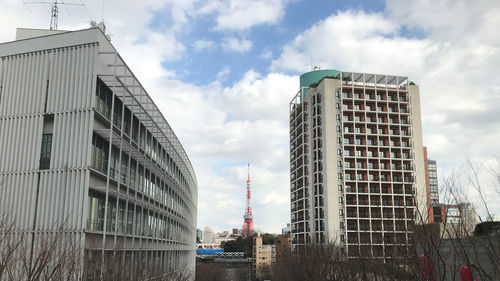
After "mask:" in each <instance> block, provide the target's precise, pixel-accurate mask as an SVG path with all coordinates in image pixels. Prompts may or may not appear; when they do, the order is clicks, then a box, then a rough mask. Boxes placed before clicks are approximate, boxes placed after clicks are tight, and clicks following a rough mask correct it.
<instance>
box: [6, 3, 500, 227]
mask: <svg viewBox="0 0 500 281" xmlns="http://www.w3.org/2000/svg"><path fill="white" fill-rule="evenodd" d="M86 3H87V2H86ZM101 3H102V2H100V1H94V2H92V1H88V3H87V6H88V9H89V11H90V13H91V15H94V17H96V18H99V17H100V15H101ZM286 3H288V1H276V0H270V1H264V0H257V1H236V0H234V1H230V0H220V1H204V0H190V1H184V0H164V1H153V0H149V1H146V2H144V1H124V2H123V1H117V0H113V1H106V2H105V11H104V14H105V18H106V23H107V25H108V30H109V31H110V32H111V33H112V34H113V36H112V39H113V44H114V45H115V46H116V47H117V49H118V51H119V52H120V53H121V54H122V55H123V57H124V58H125V60H126V62H127V64H128V65H129V66H130V67H131V68H132V70H133V71H134V73H135V74H136V75H138V76H139V79H140V80H141V83H142V84H143V85H145V87H146V89H147V90H148V92H149V93H150V94H151V95H152V96H153V98H154V100H155V102H156V104H157V105H158V106H159V108H160V109H161V110H162V112H163V113H164V115H165V116H166V118H167V120H168V121H169V123H170V124H171V125H172V127H173V128H174V130H175V132H176V134H177V135H178V136H179V138H180V140H181V142H182V143H183V145H184V147H185V149H186V151H187V152H188V155H189V156H190V158H191V160H192V162H193V164H194V166H195V171H196V173H197V178H198V183H199V198H200V201H199V210H198V218H199V225H198V227H200V228H202V227H204V226H206V225H208V226H211V227H213V228H214V229H222V228H224V229H230V228H233V227H241V225H240V224H241V223H237V224H236V225H235V222H242V221H243V219H242V215H243V209H244V198H245V187H246V185H245V179H246V161H247V160H250V161H251V163H252V183H253V207H254V214H255V224H256V227H257V228H261V229H263V230H265V231H274V232H279V231H280V229H281V227H283V226H284V225H285V223H286V222H288V221H289V219H290V216H289V203H288V202H289V201H288V200H289V171H288V167H289V151H288V149H289V148H288V104H289V101H290V98H291V97H292V96H293V94H294V93H296V91H297V89H298V77H297V76H291V75H286V74H283V73H279V72H282V71H290V72H294V73H296V72H299V73H300V72H304V71H308V70H309V66H310V57H311V53H312V54H313V59H314V64H315V65H318V66H320V67H321V68H323V69H325V68H334V69H335V68H336V69H341V70H352V71H360V72H376V73H398V74H408V75H409V77H410V78H411V79H412V80H414V81H415V82H417V84H419V85H420V89H421V103H422V112H423V113H422V114H423V128H424V141H425V143H426V144H427V145H428V147H429V153H430V157H431V158H434V159H436V160H437V161H438V166H440V167H452V166H453V165H455V163H458V162H461V161H462V160H463V157H464V155H465V153H466V152H468V153H469V154H470V155H473V156H479V159H484V158H485V157H489V156H491V155H492V154H495V153H497V154H498V150H499V149H498V147H500V143H499V140H500V118H499V117H498V112H497V109H498V108H500V80H499V79H498V78H497V75H498V73H500V65H499V64H498V63H495V62H498V61H500V50H499V46H500V33H498V32H497V31H498V30H497V29H498V26H500V22H499V20H500V17H498V16H497V15H498V14H500V11H499V5H500V4H499V3H500V2H498V1H496V0H482V2H481V4H477V3H475V2H471V1H462V0H460V1H433V2H430V1H410V0H398V1H388V4H387V7H388V8H387V11H385V12H383V13H382V12H381V13H367V12H361V11H344V12H338V13H336V14H334V15H331V16H330V17H327V18H326V19H324V20H322V21H319V22H317V23H315V24H314V25H313V26H311V27H310V28H308V29H307V30H304V31H302V32H301V33H299V34H298V35H297V36H296V37H295V38H294V39H293V40H292V41H291V42H289V43H288V44H286V45H285V46H284V47H283V49H282V52H281V53H276V54H274V57H276V59H275V60H274V61H273V62H272V64H271V66H270V70H271V73H268V74H262V73H259V72H256V71H253V70H249V71H247V72H246V73H245V74H244V76H243V77H242V78H241V79H240V80H239V81H234V82H233V83H232V84H231V86H228V87H223V86H222V85H221V84H220V83H219V82H213V83H211V84H207V85H201V86H195V85H192V84H189V83H183V82H181V81H178V80H176V71H174V70H172V69H168V68H167V69H166V68H165V67H164V65H162V62H165V61H167V62H168V61H175V60H179V59H183V58H184V55H185V48H186V47H185V46H184V44H183V43H182V41H180V39H179V38H181V37H180V36H179V34H181V32H183V33H184V31H186V30H189V26H190V25H191V24H190V21H191V20H196V19H197V18H198V17H201V16H207V15H210V16H212V15H213V16H214V17H215V21H216V27H215V28H216V30H220V31H223V32H233V31H239V32H240V33H243V34H245V33H244V31H245V30H248V29H250V28H252V27H253V26H257V25H262V24H276V23H278V22H280V21H281V20H282V19H283V15H284V8H285V4H286ZM455 4H456V5H455ZM429 5H432V6H429ZM30 9H31V10H32V11H33V14H30V13H29V12H28V11H27V10H26V8H25V7H23V5H22V4H21V3H20V2H14V1H6V2H5V1H4V2H3V3H2V9H1V10H0V17H1V18H2V20H3V22H2V27H1V29H0V41H2V42H3V41H7V40H13V39H14V32H15V27H17V26H27V27H30V26H31V27H45V26H48V22H49V17H48V16H47V13H46V11H45V9H44V8H43V7H39V8H34V7H32V8H30ZM36 9H38V10H36ZM159 10H165V11H168V13H170V15H171V17H172V24H171V25H169V26H160V27H156V29H155V30H151V28H150V26H149V24H150V21H151V19H152V18H153V15H154V12H157V11H159ZM442 11H447V12H446V13H443V12H442ZM71 12H72V15H73V16H72V17H71V18H70V17H68V16H65V15H64V12H61V18H60V26H61V29H75V28H77V27H80V28H83V27H87V23H84V22H83V19H87V16H86V15H85V12H84V10H81V11H79V10H78V9H76V8H75V9H72V10H71ZM95 15H98V16H95ZM403 27H407V28H409V29H410V30H417V31H419V32H420V33H422V34H423V35H422V36H418V37H415V36H407V34H403V33H401V32H402V30H405V28H403ZM239 35H240V36H243V35H241V34H239ZM227 36H230V35H227ZM220 46H221V47H223V48H225V49H226V50H230V51H235V52H241V53H245V52H248V51H249V50H251V48H252V47H253V43H252V41H250V40H247V39H246V38H245V37H242V38H239V39H238V38H236V37H226V38H225V40H224V41H223V42H222V43H221V45H220ZM192 47H193V48H194V50H195V51H201V50H209V49H211V48H217V47H218V46H217V44H216V43H214V42H212V41H210V40H209V39H199V40H197V41H194V43H192ZM261 57H262V58H263V59H269V58H271V57H273V54H272V53H268V52H266V51H265V52H263V53H262V54H261ZM178 71H179V72H181V73H182V71H183V70H182V69H179V70H178ZM229 71H231V69H230V68H223V69H222V70H221V71H220V72H219V74H220V75H219V80H221V81H222V80H223V79H224V76H225V75H227V74H228V73H229ZM481 157H482V158H481Z"/></svg>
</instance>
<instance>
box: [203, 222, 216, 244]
mask: <svg viewBox="0 0 500 281" xmlns="http://www.w3.org/2000/svg"><path fill="white" fill-rule="evenodd" d="M216 236H217V235H216V234H215V233H214V231H213V230H212V229H211V228H210V227H208V226H206V227H205V228H204V229H203V239H201V241H202V242H203V243H208V244H211V243H215V237H216Z"/></svg>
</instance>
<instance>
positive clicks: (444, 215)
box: [429, 203, 479, 238]
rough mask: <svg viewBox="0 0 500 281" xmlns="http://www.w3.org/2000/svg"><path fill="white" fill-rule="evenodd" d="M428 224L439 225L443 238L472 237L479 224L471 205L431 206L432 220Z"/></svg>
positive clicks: (474, 209) (475, 211)
mask: <svg viewBox="0 0 500 281" xmlns="http://www.w3.org/2000/svg"><path fill="white" fill-rule="evenodd" d="M429 223H433V224H439V225H440V227H439V229H440V235H441V237H443V238H460V237H469V236H472V233H473V232H474V228H475V227H476V224H478V223H479V219H478V215H477V210H476V208H474V206H473V205H472V204H471V203H461V204H453V205H450V204H436V205H433V206H432V218H431V220H430V221H429Z"/></svg>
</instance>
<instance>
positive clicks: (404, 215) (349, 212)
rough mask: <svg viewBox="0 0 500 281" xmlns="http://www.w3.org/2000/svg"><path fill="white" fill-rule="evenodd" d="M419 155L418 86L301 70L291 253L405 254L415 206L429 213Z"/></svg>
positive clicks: (294, 107)
mask: <svg viewBox="0 0 500 281" xmlns="http://www.w3.org/2000/svg"><path fill="white" fill-rule="evenodd" d="M423 155H424V154H423V145H422V129H421V119H420V100H419V87H418V86H417V85H415V84H414V83H413V82H410V81H409V80H408V78H407V77H404V76H397V75H379V74H369V73H353V72H343V71H337V70H319V71H312V72H308V73H305V74H303V75H302V76H301V77H300V90H299V91H298V93H297V94H296V95H295V96H294V98H293V99H292V101H291V103H290V194H291V223H292V234H291V239H292V250H297V249H300V248H301V247H302V246H304V245H307V244H311V243H327V242H332V243H336V244H338V245H340V246H341V247H343V248H344V249H345V251H346V253H347V254H348V255H349V256H352V257H357V256H371V257H391V256H394V255H397V254H398V253H401V252H404V251H405V250H406V245H407V244H408V243H409V241H408V238H409V232H411V229H412V227H413V225H414V223H415V221H416V219H418V217H416V216H415V213H416V206H419V207H418V209H419V212H422V213H424V212H425V211H426V201H425V200H426V196H425V168H424V159H423V158H424V157H423ZM417 202H418V205H417ZM417 222H419V221H418V220H417Z"/></svg>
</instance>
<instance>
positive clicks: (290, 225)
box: [281, 223, 292, 235]
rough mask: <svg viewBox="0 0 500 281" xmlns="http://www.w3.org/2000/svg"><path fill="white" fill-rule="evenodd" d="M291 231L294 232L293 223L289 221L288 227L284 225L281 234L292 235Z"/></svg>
mask: <svg viewBox="0 0 500 281" xmlns="http://www.w3.org/2000/svg"><path fill="white" fill-rule="evenodd" d="M290 232H292V224H290V223H287V224H286V227H283V228H282V229H281V234H282V235H290Z"/></svg>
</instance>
